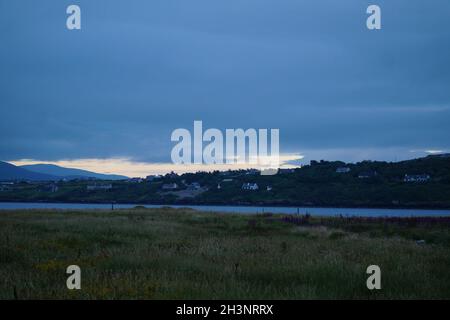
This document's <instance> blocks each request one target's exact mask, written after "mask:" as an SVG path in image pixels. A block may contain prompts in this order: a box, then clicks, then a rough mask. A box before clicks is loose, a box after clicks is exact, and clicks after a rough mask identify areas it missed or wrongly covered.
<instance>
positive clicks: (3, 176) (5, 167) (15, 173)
mask: <svg viewBox="0 0 450 320" xmlns="http://www.w3.org/2000/svg"><path fill="white" fill-rule="evenodd" d="M54 179H57V177H55V176H52V175H49V174H44V173H39V172H32V171H29V170H26V169H25V168H20V167H17V166H15V165H12V164H10V163H7V162H3V161H0V180H35V181H46V180H54Z"/></svg>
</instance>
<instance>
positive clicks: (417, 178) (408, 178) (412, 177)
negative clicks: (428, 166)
mask: <svg viewBox="0 0 450 320" xmlns="http://www.w3.org/2000/svg"><path fill="white" fill-rule="evenodd" d="M350 171H351V169H350V168H349V167H338V168H336V173H349V172H350ZM376 176H378V172H377V171H375V170H372V171H364V172H360V173H358V178H359V179H370V178H375V177H376ZM430 179H431V177H430V175H428V174H405V176H404V177H403V182H427V181H429V180H430Z"/></svg>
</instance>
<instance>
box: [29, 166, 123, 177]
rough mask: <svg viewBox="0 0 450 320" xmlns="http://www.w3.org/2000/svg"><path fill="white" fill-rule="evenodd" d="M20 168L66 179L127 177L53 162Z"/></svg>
mask: <svg viewBox="0 0 450 320" xmlns="http://www.w3.org/2000/svg"><path fill="white" fill-rule="evenodd" d="M20 168H23V169H26V170H28V171H32V172H35V173H40V174H46V175H52V176H57V177H60V178H67V179H87V178H95V179H101V180H123V179H128V177H126V176H121V175H116V174H101V173H95V172H91V171H87V170H81V169H73V168H64V167H60V166H57V165H53V164H32V165H24V166H20Z"/></svg>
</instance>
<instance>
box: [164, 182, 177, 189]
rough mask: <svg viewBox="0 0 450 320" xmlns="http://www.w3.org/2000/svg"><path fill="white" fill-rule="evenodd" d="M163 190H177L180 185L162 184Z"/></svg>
mask: <svg viewBox="0 0 450 320" xmlns="http://www.w3.org/2000/svg"><path fill="white" fill-rule="evenodd" d="M162 189H163V190H175V189H178V185H177V184H176V183H166V184H163V186H162Z"/></svg>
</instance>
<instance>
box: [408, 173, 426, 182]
mask: <svg viewBox="0 0 450 320" xmlns="http://www.w3.org/2000/svg"><path fill="white" fill-rule="evenodd" d="M430 178H431V177H430V175H428V174H405V177H404V178H403V181H404V182H427V181H428V180H430Z"/></svg>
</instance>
